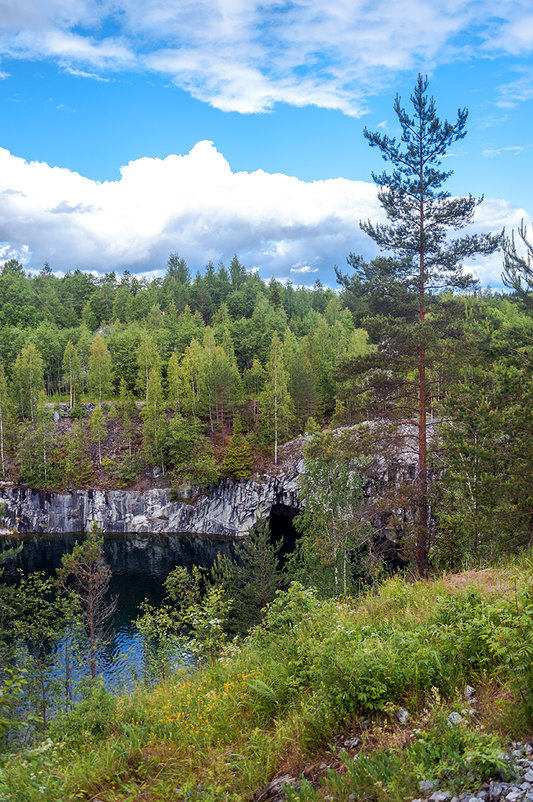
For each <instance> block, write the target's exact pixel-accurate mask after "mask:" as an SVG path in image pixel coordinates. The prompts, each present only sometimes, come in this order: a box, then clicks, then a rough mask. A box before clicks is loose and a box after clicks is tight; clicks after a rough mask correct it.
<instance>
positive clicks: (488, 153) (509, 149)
mask: <svg viewBox="0 0 533 802" xmlns="http://www.w3.org/2000/svg"><path fill="white" fill-rule="evenodd" d="M524 151H525V148H524V147H523V146H522V145H507V146H506V147H504V148H485V150H484V151H483V153H482V155H483V156H485V158H487V159H494V158H495V157H496V156H499V155H500V154H501V153H513V154H514V155H515V156H519V155H520V154H521V153H523V152H524Z"/></svg>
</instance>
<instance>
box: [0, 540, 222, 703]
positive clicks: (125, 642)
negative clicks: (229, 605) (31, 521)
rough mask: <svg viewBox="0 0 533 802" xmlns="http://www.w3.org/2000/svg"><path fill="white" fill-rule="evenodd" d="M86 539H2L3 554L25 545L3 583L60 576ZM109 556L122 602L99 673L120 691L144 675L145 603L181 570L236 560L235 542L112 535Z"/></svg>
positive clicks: (156, 598) (7, 566)
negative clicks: (141, 623) (141, 622)
mask: <svg viewBox="0 0 533 802" xmlns="http://www.w3.org/2000/svg"><path fill="white" fill-rule="evenodd" d="M81 540H83V536H82V535H27V536H23V537H20V538H17V539H13V538H11V537H9V538H8V537H0V552H1V551H5V550H6V549H8V548H11V547H13V546H16V545H19V544H22V550H21V551H20V552H19V553H18V554H17V555H16V557H15V558H14V559H10V560H7V561H6V562H5V563H4V576H3V579H4V581H8V582H9V581H16V578H17V576H18V572H19V571H22V572H23V573H24V574H28V573H32V572H34V571H44V572H45V573H46V574H47V575H55V571H56V569H57V568H59V567H60V565H61V558H62V557H63V555H64V554H66V553H68V552H70V551H72V549H73V547H74V544H75V543H76V542H78V541H81ZM104 553H105V556H106V559H107V561H108V563H109V565H110V567H111V571H112V578H111V584H110V594H111V595H112V596H117V598H118V603H117V607H116V610H115V612H114V614H113V616H112V619H111V621H110V641H109V645H108V646H107V647H106V649H105V651H104V653H103V655H102V660H101V665H100V669H101V672H102V675H103V678H104V681H105V683H106V684H107V685H108V686H110V687H114V688H120V687H124V686H127V685H128V684H129V683H130V682H131V679H132V677H133V676H141V675H142V671H143V651H142V641H141V638H140V635H139V633H138V631H137V629H136V627H135V623H134V622H135V619H136V618H137V616H138V614H139V605H140V604H141V602H142V601H143V600H144V599H148V601H150V602H151V604H154V605H157V604H159V603H160V602H161V600H162V598H163V595H164V589H163V582H164V580H165V579H166V577H167V576H168V574H169V572H170V571H172V570H173V568H175V567H176V566H178V565H181V566H185V567H187V568H188V569H190V568H191V567H192V566H193V565H199V566H201V567H204V568H210V567H211V565H212V564H213V562H214V560H215V559H216V556H217V554H219V553H221V554H223V555H226V556H228V557H232V556H233V553H234V541H232V540H230V539H228V538H217V537H213V536H210V535H189V534H181V535H160V534H157V535H151V534H141V535H139V534H133V535H125V534H121V535H109V536H105V537H104ZM181 657H182V659H183V662H185V663H187V662H189V661H190V658H189V656H188V655H187V654H183V655H182V656H181Z"/></svg>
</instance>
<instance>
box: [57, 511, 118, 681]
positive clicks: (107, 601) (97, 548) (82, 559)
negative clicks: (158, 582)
mask: <svg viewBox="0 0 533 802" xmlns="http://www.w3.org/2000/svg"><path fill="white" fill-rule="evenodd" d="M103 545H104V541H103V537H102V530H101V529H100V528H99V527H98V525H97V524H96V521H93V524H92V526H91V529H90V531H89V536H88V538H87V540H85V541H84V542H83V543H77V544H76V545H75V546H74V549H73V550H72V553H71V554H65V556H64V557H63V559H62V560H61V568H60V569H59V572H58V577H59V581H60V583H61V585H62V586H63V588H64V589H65V591H66V592H67V593H69V594H75V595H76V597H77V598H78V600H79V604H80V606H81V611H82V615H83V618H84V621H85V626H86V629H87V634H88V639H89V667H90V672H91V678H92V679H95V678H96V670H97V659H98V652H99V651H100V649H101V648H102V646H103V645H104V644H105V641H106V635H105V628H106V624H107V622H108V620H109V618H110V616H111V615H112V614H113V612H114V610H115V607H116V605H117V600H116V598H109V595H108V593H109V583H110V582H111V569H110V567H109V565H107V564H106V563H105V561H104V548H103Z"/></svg>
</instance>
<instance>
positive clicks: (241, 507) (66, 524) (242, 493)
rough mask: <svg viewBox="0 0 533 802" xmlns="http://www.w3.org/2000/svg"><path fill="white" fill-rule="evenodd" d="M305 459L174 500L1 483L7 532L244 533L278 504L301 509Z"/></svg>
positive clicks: (151, 493) (152, 494)
mask: <svg viewBox="0 0 533 802" xmlns="http://www.w3.org/2000/svg"><path fill="white" fill-rule="evenodd" d="M300 469H301V465H300V463H298V465H297V466H296V467H295V470H294V471H293V472H292V473H290V474H287V473H282V474H280V475H278V476H260V477H254V478H252V479H248V480H247V481H245V482H237V481H234V480H232V479H225V480H223V481H222V482H220V484H219V485H218V486H216V487H211V488H202V489H200V488H196V489H193V490H191V492H190V494H189V495H188V496H185V494H184V495H183V498H182V499H180V500H178V501H171V499H170V489H169V488H163V489H151V490H146V491H145V492H137V491H134V490H108V491H104V490H91V489H87V490H73V491H72V492H64V493H49V492H46V491H39V490H32V489H30V488H27V487H20V486H12V485H11V486H9V485H4V486H0V504H3V505H5V514H4V516H3V519H4V520H3V526H4V530H8V531H12V532H13V531H14V532H19V533H20V534H27V533H30V532H36V533H52V532H55V533H61V534H71V533H78V532H86V531H88V529H89V528H90V526H91V524H92V522H93V521H96V522H97V523H98V525H99V526H100V527H101V528H102V529H103V531H104V533H105V534H113V533H115V534H121V533H126V532H128V533H139V534H141V533H146V532H150V533H154V534H174V533H178V532H188V533H191V534H209V535H223V536H226V537H243V536H244V535H246V533H247V532H248V530H249V529H250V527H251V526H253V525H254V524H255V523H256V521H257V520H258V519H261V518H266V517H267V516H268V515H269V514H270V511H271V509H272V507H273V506H275V505H283V506H285V507H291V508H293V509H294V510H295V511H296V510H297V509H298V508H299V506H300V505H299V501H298V476H299V470H300Z"/></svg>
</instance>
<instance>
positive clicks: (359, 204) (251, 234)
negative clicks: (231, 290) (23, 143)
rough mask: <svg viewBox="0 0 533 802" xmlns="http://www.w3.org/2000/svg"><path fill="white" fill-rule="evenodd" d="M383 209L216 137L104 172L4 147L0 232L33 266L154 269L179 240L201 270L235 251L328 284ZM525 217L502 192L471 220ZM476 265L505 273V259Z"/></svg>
mask: <svg viewBox="0 0 533 802" xmlns="http://www.w3.org/2000/svg"><path fill="white" fill-rule="evenodd" d="M380 215H381V210H380V207H379V204H378V201H377V197H376V189H375V187H374V185H373V184H370V183H368V182H365V181H349V180H347V179H344V178H335V179H328V180H324V181H312V182H306V181H301V180H299V179H297V178H294V177H292V176H288V175H284V174H281V173H277V174H271V173H266V172H264V171H263V170H256V171H254V172H250V173H248V172H233V171H232V169H231V167H230V165H229V163H228V162H227V160H226V159H225V158H224V156H223V155H222V154H221V153H219V152H218V151H217V150H216V148H215V146H214V145H213V143H212V142H208V141H202V142H198V143H197V144H196V145H195V146H194V147H193V148H192V150H191V151H190V153H188V154H186V155H183V156H181V155H170V156H167V158H165V159H155V158H141V159H137V160H136V161H132V162H130V163H129V164H127V165H126V166H125V167H122V169H121V176H120V179H119V180H117V181H105V182H97V181H93V180H91V179H88V178H85V177H84V176H81V175H79V174H78V173H75V172H72V171H70V170H67V169H65V168H58V167H50V166H49V165H48V164H45V163H42V162H26V161H24V160H23V159H21V158H18V157H16V156H14V155H12V154H11V153H10V152H9V151H7V150H5V149H0V243H3V247H4V248H5V249H6V250H5V253H7V252H9V254H20V255H21V258H22V260H23V261H24V263H25V264H26V266H27V267H28V268H30V269H31V268H33V269H38V268H40V266H41V265H42V264H43V262H44V261H48V262H49V263H50V265H51V266H52V268H53V269H54V270H62V271H65V270H68V269H73V268H81V269H82V270H96V271H98V272H105V271H108V270H118V271H121V270H122V269H124V268H128V269H129V270H131V271H134V272H136V273H149V272H151V271H158V270H161V269H164V267H165V265H166V261H167V258H168V255H169V253H170V251H178V252H179V253H180V254H181V255H182V256H183V257H185V258H186V260H187V261H188V263H189V264H190V265H191V267H193V269H195V268H198V267H203V266H204V265H205V264H206V263H207V261H209V260H210V259H211V260H213V261H214V262H215V263H216V262H218V261H219V260H220V259H222V260H224V261H226V262H228V261H229V260H230V259H231V257H232V255H233V254H234V253H235V252H237V253H238V254H239V257H240V258H241V260H242V261H243V262H244V264H246V265H247V266H249V267H251V266H260V269H261V274H262V275H263V276H270V275H275V276H277V277H280V278H281V277H283V276H287V275H293V276H297V277H298V279H299V280H301V281H304V282H305V283H312V282H313V281H314V279H315V278H317V276H319V277H320V278H321V279H322V280H323V281H324V283H328V282H329V283H331V282H332V274H333V270H332V268H333V265H334V264H335V263H337V264H339V265H341V266H342V265H343V264H344V262H345V258H346V256H347V254H348V253H349V252H350V251H354V252H356V253H362V254H363V255H365V256H367V257H372V256H374V255H375V253H376V251H375V249H374V245H373V243H372V241H371V240H369V238H368V237H367V236H366V235H365V234H363V233H362V232H361V231H360V229H359V226H358V222H359V220H360V219H367V218H370V219H372V220H374V221H377V220H379V219H380ZM527 217H528V216H527V214H526V212H525V211H524V210H523V209H515V208H513V207H512V206H511V205H510V204H509V203H506V202H504V201H499V200H490V201H485V202H484V203H483V204H481V206H480V207H478V209H477V212H476V220H475V224H474V230H479V231H489V230H492V231H498V230H501V228H502V227H503V226H506V227H507V228H508V229H510V228H513V227H516V226H517V225H518V224H519V223H520V220H521V219H522V218H527ZM4 258H6V257H4ZM497 259H498V257H496V260H497ZM497 264H498V265H499V266H497ZM475 269H476V271H477V275H479V277H480V278H481V279H482V280H483V281H492V282H498V281H499V273H500V270H501V260H499V261H498V262H497V261H494V262H491V263H484V264H482V265H478V266H475Z"/></svg>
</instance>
